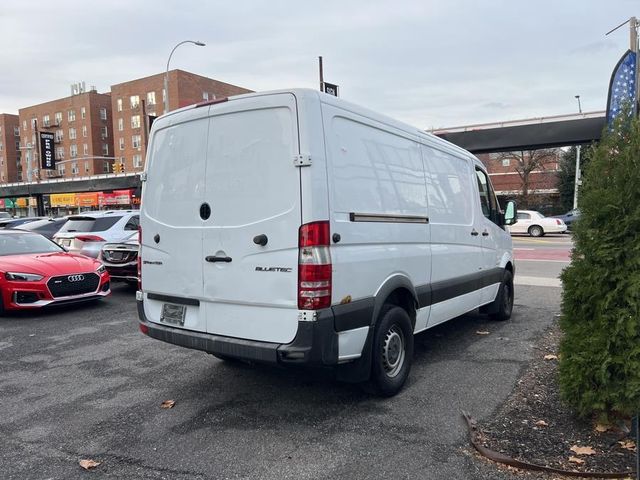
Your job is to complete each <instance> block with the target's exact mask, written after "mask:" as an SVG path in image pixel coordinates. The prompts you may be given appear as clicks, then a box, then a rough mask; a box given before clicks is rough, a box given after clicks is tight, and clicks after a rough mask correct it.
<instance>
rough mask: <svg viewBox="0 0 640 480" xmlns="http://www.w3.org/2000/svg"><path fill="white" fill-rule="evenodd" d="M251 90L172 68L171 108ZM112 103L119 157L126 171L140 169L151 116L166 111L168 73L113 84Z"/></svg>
mask: <svg viewBox="0 0 640 480" xmlns="http://www.w3.org/2000/svg"><path fill="white" fill-rule="evenodd" d="M250 92H251V90H248V89H246V88H242V87H237V86H235V85H230V84H228V83H224V82H219V81H217V80H213V79H211V78H207V77H202V76H200V75H196V74H194V73H189V72H185V71H183V70H170V71H169V105H168V106H169V111H171V110H175V109H177V108H181V107H184V106H187V105H192V104H194V103H198V102H202V101H203V100H214V99H216V98H222V97H229V96H232V95H240V94H243V93H250ZM111 105H112V111H113V132H114V147H115V153H114V156H115V157H117V160H116V161H117V162H119V163H121V164H122V165H123V166H124V170H125V171H126V172H136V171H140V170H142V169H143V167H144V159H145V155H146V145H147V138H146V137H147V132H148V128H149V127H148V122H149V117H156V116H160V115H162V114H163V113H164V73H159V74H157V75H152V76H150V77H145V78H139V79H137V80H131V81H128V82H124V83H119V84H117V85H112V86H111Z"/></svg>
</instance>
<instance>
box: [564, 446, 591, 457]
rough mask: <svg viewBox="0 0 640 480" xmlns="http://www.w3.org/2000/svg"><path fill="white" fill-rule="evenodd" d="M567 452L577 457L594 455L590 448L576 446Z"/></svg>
mask: <svg viewBox="0 0 640 480" xmlns="http://www.w3.org/2000/svg"><path fill="white" fill-rule="evenodd" d="M569 450H571V451H572V452H574V453H575V454H577V455H595V454H596V451H595V450H594V449H593V448H591V447H579V446H577V445H574V446H573V447H571V448H570V449H569Z"/></svg>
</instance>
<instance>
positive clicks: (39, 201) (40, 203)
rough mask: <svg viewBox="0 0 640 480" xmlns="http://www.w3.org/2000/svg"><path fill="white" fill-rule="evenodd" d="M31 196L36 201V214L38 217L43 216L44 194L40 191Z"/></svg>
mask: <svg viewBox="0 0 640 480" xmlns="http://www.w3.org/2000/svg"><path fill="white" fill-rule="evenodd" d="M33 197H34V198H35V199H36V203H37V205H38V206H37V209H38V211H37V213H36V215H37V216H38V217H44V195H42V194H41V193H36V194H34V195H33Z"/></svg>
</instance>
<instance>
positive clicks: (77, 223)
mask: <svg viewBox="0 0 640 480" xmlns="http://www.w3.org/2000/svg"><path fill="white" fill-rule="evenodd" d="M139 218H140V216H139V211H138V210H109V211H104V212H85V213H82V214H79V215H72V216H70V217H69V221H68V222H67V223H66V224H65V225H64V226H63V227H62V228H61V229H60V230H59V231H58V233H56V234H55V235H54V237H53V241H54V242H56V243H57V244H58V245H60V246H61V247H64V248H65V249H67V250H68V251H70V252H74V253H80V254H82V255H86V256H88V257H93V258H98V256H99V255H100V250H101V249H102V247H103V246H104V245H105V244H106V243H114V242H121V241H123V240H125V239H127V238H129V237H130V236H131V234H132V233H133V232H135V231H137V230H138V226H139Z"/></svg>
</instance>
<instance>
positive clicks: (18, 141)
mask: <svg viewBox="0 0 640 480" xmlns="http://www.w3.org/2000/svg"><path fill="white" fill-rule="evenodd" d="M15 146H16V150H18V152H17V153H18V155H20V139H18V140H16V143H15Z"/></svg>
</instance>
